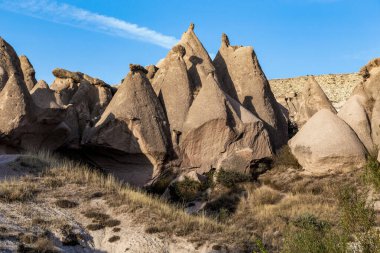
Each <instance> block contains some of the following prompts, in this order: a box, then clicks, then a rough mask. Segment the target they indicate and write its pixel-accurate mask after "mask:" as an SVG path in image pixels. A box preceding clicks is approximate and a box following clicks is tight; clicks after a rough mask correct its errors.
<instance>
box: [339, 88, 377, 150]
mask: <svg viewBox="0 0 380 253" xmlns="http://www.w3.org/2000/svg"><path fill="white" fill-rule="evenodd" d="M363 100H366V98H363V97H361V96H359V95H354V96H352V97H350V98H349V99H348V101H347V102H346V103H345V104H344V106H343V107H342V108H341V109H340V111H339V112H338V117H339V118H341V119H342V120H344V121H345V122H346V123H347V124H348V125H349V126H350V127H351V128H352V129H353V130H354V131H355V133H356V134H357V135H358V137H359V139H360V141H361V142H362V143H363V144H364V146H365V147H366V149H367V151H368V152H369V153H372V152H374V150H375V147H374V145H373V141H372V138H371V124H370V121H369V118H368V115H367V112H366V110H365V108H364V106H363V104H362V101H363Z"/></svg>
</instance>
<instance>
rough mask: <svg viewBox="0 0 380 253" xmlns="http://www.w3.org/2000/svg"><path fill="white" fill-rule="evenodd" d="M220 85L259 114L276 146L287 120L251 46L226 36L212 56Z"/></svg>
mask: <svg viewBox="0 0 380 253" xmlns="http://www.w3.org/2000/svg"><path fill="white" fill-rule="evenodd" d="M214 65H215V68H216V74H217V76H218V79H219V81H220V82H221V88H222V89H223V90H224V91H225V92H226V93H227V94H229V95H230V96H231V97H232V98H234V99H236V100H238V101H239V102H240V103H241V104H242V105H243V106H244V107H245V108H247V109H248V110H249V111H250V112H252V113H253V114H254V115H256V116H257V117H259V118H260V119H261V120H262V121H263V122H264V124H265V128H266V129H267V130H268V132H269V135H270V138H271V141H272V143H273V144H274V146H275V147H276V148H279V147H281V146H282V145H283V144H285V143H286V142H287V140H288V130H287V122H286V119H285V117H284V115H283V114H282V112H281V109H280V107H279V105H278V103H277V102H276V100H275V98H274V95H273V93H272V91H271V89H270V86H269V83H268V80H267V78H266V77H265V74H264V72H263V71H262V69H261V66H260V64H259V62H258V59H257V56H256V54H255V52H254V51H253V48H252V47H242V46H231V45H230V43H229V39H228V37H227V35H225V34H223V36H222V45H221V47H220V49H219V52H218V54H217V55H216V57H215V59H214Z"/></svg>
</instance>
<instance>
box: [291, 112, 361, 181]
mask: <svg viewBox="0 0 380 253" xmlns="http://www.w3.org/2000/svg"><path fill="white" fill-rule="evenodd" d="M288 144H289V146H290V149H291V151H292V153H293V155H294V156H295V157H296V158H297V160H298V162H299V163H300V164H301V165H302V167H303V169H304V170H305V172H306V173H308V174H312V175H326V174H334V173H339V172H347V171H350V170H352V169H355V168H361V167H362V166H363V165H364V164H365V161H366V149H365V147H364V145H363V144H362V143H361V141H360V140H359V138H358V137H357V135H356V134H355V132H354V131H353V130H352V129H351V128H350V127H349V126H348V125H347V124H346V123H345V122H344V121H343V120H341V119H340V118H339V117H338V116H337V115H336V114H334V113H333V112H331V111H330V110H329V109H321V110H319V111H318V112H317V113H315V114H314V115H313V116H312V117H311V118H310V119H309V120H308V121H307V122H306V124H305V125H304V126H303V127H302V128H301V129H300V131H299V132H298V133H297V134H296V135H295V136H294V137H293V138H292V139H291V140H290V141H289V143H288Z"/></svg>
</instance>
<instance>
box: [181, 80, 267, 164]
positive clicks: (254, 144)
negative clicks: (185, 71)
mask: <svg viewBox="0 0 380 253" xmlns="http://www.w3.org/2000/svg"><path fill="white" fill-rule="evenodd" d="M205 81H206V83H203V86H202V88H201V90H200V92H199V94H198V96H197V97H196V98H195V100H194V102H193V103H192V105H191V107H190V110H189V112H188V115H187V117H186V121H185V123H184V126H183V134H182V135H183V136H181V142H180V148H181V151H182V156H183V157H182V159H183V163H182V166H184V167H186V166H189V167H199V170H200V171H208V170H210V169H211V168H220V167H221V166H222V165H223V166H222V167H223V168H224V169H230V168H229V166H228V165H227V164H230V165H231V164H234V166H232V167H234V168H231V169H235V170H242V171H244V170H246V169H247V167H249V165H248V164H250V162H252V160H255V159H261V158H264V157H270V156H272V149H271V145H270V141H269V136H268V134H267V132H266V130H265V129H264V128H263V124H262V122H261V121H260V120H259V119H258V118H256V117H255V116H254V115H253V114H251V113H250V112H249V111H247V110H246V109H245V108H243V107H242V106H241V105H240V104H239V103H238V102H236V101H234V99H232V98H231V97H229V96H228V95H226V94H225V93H224V92H223V91H222V90H221V89H220V87H219V85H218V83H217V81H216V80H215V79H214V77H213V75H212V74H209V75H208V77H207V79H205Z"/></svg>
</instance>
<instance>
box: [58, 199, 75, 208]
mask: <svg viewBox="0 0 380 253" xmlns="http://www.w3.org/2000/svg"><path fill="white" fill-rule="evenodd" d="M55 204H56V205H57V206H59V207H60V208H74V207H77V206H78V203H77V202H74V201H71V200H68V199H59V200H57V201H56V202H55Z"/></svg>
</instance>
